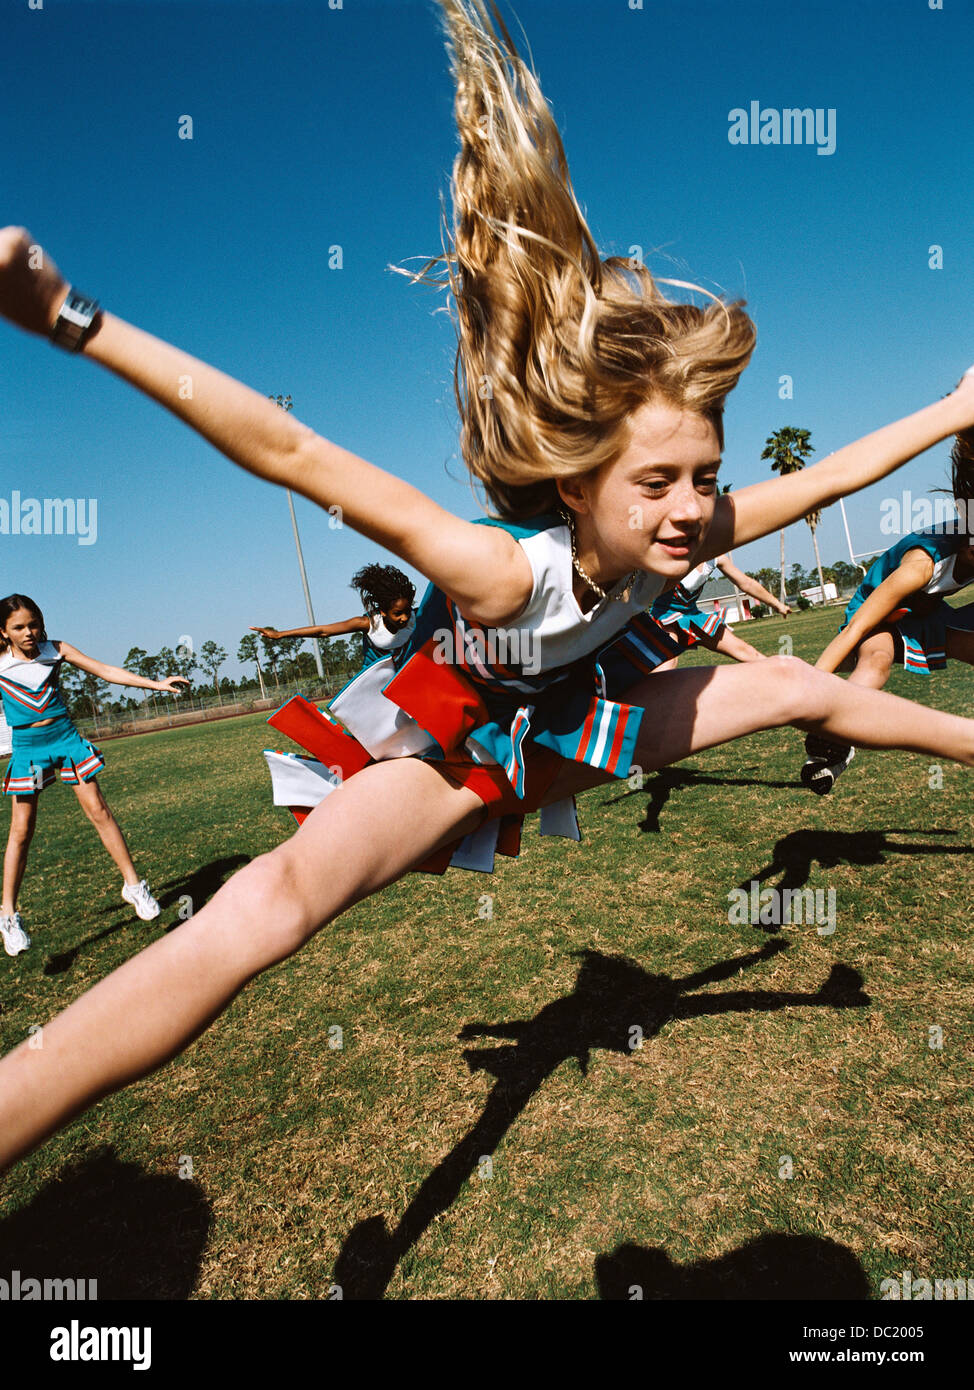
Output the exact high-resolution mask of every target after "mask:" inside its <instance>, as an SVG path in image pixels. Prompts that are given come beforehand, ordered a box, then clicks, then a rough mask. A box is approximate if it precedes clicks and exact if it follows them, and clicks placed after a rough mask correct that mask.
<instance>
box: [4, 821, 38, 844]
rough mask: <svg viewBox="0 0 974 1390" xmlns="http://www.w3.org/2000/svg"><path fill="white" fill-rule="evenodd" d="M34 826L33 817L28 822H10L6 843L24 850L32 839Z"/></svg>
mask: <svg viewBox="0 0 974 1390" xmlns="http://www.w3.org/2000/svg"><path fill="white" fill-rule="evenodd" d="M34 825H35V821H34V819H33V817H32V818H31V819H30V820H27V819H24V820H15V821H12V822H11V825H10V835H9V837H8V840H7V843H8V844H10V845H13V846H14V847H15V848H16V849H25V848H26V847H27V845H29V844H30V842H31V840H32V839H33V838H34Z"/></svg>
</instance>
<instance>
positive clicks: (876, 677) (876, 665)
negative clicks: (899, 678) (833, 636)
mask: <svg viewBox="0 0 974 1390" xmlns="http://www.w3.org/2000/svg"><path fill="white" fill-rule="evenodd" d="M895 650H896V648H895V643H894V639H893V629H892V628H890V627H878V628H876V629H875V630H874V631H873V632H871V633H870V634H869V636H868V637H866V638H864V639H863V640H862V642H860V643H859V647H858V650H857V651H856V666H855V670H854V671H853V672H852V674H851V675H850V677H849V681H850V683H851V684H852V685H865V686H868V687H869V689H870V690H882V688H883V686H884V685H885V684H886V682H887V681H888V680H889V673H890V671H892V669H893V656H894V654H895Z"/></svg>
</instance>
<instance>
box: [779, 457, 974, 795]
mask: <svg viewBox="0 0 974 1390" xmlns="http://www.w3.org/2000/svg"><path fill="white" fill-rule="evenodd" d="M951 465H952V473H953V494H954V499H955V501H956V502H957V504H958V508H959V510H960V512H961V515H960V517H959V519H958V521H957V522H956V523H949V522H948V523H946V524H945V525H943V526H938V527H936V528H934V529H931V530H928V531H915V532H913V533H912V534H910V535H909V536H904V537H903V539H902V540H901V541H898V542H897V544H896V545H894V546H891V547H890V549H889V550H887V551H886V553H885V554H884V555H880V557H879V559H878V560H875V561H874V562H873V564H872V566H871V567H870V569H869V573H868V574H867V575H866V577H865V579H864V580H863V581H862V583H861V584H860V585H859V588H858V589H857V590H856V592H855V593H854V594H853V596H852V598H851V599H850V601H849V606H848V607H847V608H846V611H845V619H844V621H843V624H842V627H841V628H840V629H839V633H838V636H836V637H834V638H833V639H832V641H831V642H830V643H829V645H828V646H827V647H826V648H825V651H824V652H823V653H822V655H821V656H820V657H819V659H818V661H817V662H816V663H815V664H816V666H817V667H818V669H819V670H820V671H838V670H841V669H844V668H845V667H846V666H847V665H849V664H851V665H852V667H853V669H852V674H851V675H850V677H849V681H850V684H853V685H860V686H865V687H867V688H868V689H870V690H882V688H883V686H884V685H885V684H886V682H887V681H888V680H889V676H890V672H891V671H892V669H893V665H894V663H895V662H897V661H900V662H902V664H903V668H904V670H906V671H910V672H912V673H913V674H914V675H923V676H926V675H929V673H930V672H931V671H942V670H943V669H944V668H945V667H946V665H947V660H948V658H953V660H955V661H966V662H967V663H968V665H972V666H974V604H967V605H966V606H963V607H960V608H954V607H952V606H951V604H949V603H947V602H946V598H947V595H948V594H956V593H959V592H960V590H961V589H966V588H967V586H968V585H969V584H974V544H972V539H974V538H972V536H971V534H970V533H969V530H968V528H969V527H970V526H971V524H972V518H971V516H970V515H969V508H970V507H971V499H974V432H971V431H966V432H964V433H962V434H960V435H958V437H957V439H956V440H955V441H954V447H953V450H952V452H951ZM805 752H806V754H807V759H806V762H805V765H804V767H803V768H802V772H801V778H802V782H803V783H804V784H805V786H806V787H808V788H809V789H810V790H811V791H814V792H817V793H818V794H819V795H820V796H821V795H824V794H825V793H827V792H830V791H831V790H832V787H833V786H834V785H835V779H836V778H837V777H838V776H839V775H840V773H842V772H843V771H844V770H845V769H846V768H847V767H848V766H849V764H850V763H851V762H852V759H853V758H854V757H855V748H854V747H853V745H852V744H849V743H835V742H831V741H829V740H828V739H822V738H820V737H818V736H817V735H814V734H810V735H809V736H808V737H807V738H806V740H805Z"/></svg>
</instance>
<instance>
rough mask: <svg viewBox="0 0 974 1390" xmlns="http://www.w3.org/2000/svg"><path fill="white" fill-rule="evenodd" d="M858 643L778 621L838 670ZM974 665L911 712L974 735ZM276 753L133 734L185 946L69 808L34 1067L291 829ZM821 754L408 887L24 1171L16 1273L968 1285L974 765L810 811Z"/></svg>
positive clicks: (804, 623) (299, 960)
mask: <svg viewBox="0 0 974 1390" xmlns="http://www.w3.org/2000/svg"><path fill="white" fill-rule="evenodd" d="M835 624H836V612H835V610H832V611H829V612H826V613H818V614H816V613H807V614H800V615H795V616H793V617H792V618H791V619H789V620H788V622H787V624H786V623H785V622H784V621H783V620H781V619H777V618H776V619H768V620H765V621H763V622H760V623H754V624H752V625H750V626H749V627H748V628H747V630H746V635H747V637H748V639H749V640H750V641H751V642H753V643H754V645H756V646H757V647H759V648H760V649H761V650H762V651H766V652H774V651H777V650H778V642H779V638H780V637H781V636H782V635H783V634H784V633H786V632H787V634H789V635H790V636H791V637H792V639H793V641H794V650H795V653H796V655H799V656H804V657H807V658H811V659H814V657H815V656H816V655H817V654H818V652H819V651H820V650H821V649H822V647H823V646H824V645H825V643H826V641H827V640H828V637H829V636H830V635H831V633H832V631H833V630H834V627H835ZM705 655H706V654H705ZM706 659H707V660H708V661H710V660H712V658H710V657H709V655H706ZM755 678H756V679H758V678H759V677H758V676H757V673H756V675H755ZM972 680H974V676H972V673H971V672H970V671H969V670H968V669H967V668H966V667H961V666H953V667H951V668H950V670H949V671H948V672H946V673H944V674H942V675H940V676H935V677H933V678H931V679H929V680H925V679H923V678H921V677H912V676H907V675H905V674H904V673H902V672H898V673H897V674H896V675H895V676H894V678H893V680H892V682H891V685H890V689H892V690H894V691H895V692H897V693H899V694H907V695H910V696H912V697H914V698H920V699H922V700H923V701H924V702H926V703H930V704H934V705H936V706H938V707H940V708H944V709H950V710H953V711H956V712H964V713H970V712H971V703H972V702H971V698H970V693H971V689H972ZM275 741H276V739H275V737H272V738H268V730H267V729H266V727H265V725H264V722H263V718H262V717H259V716H257V717H252V718H251V717H246V718H242V719H238V720H230V721H225V722H222V723H217V724H214V725H212V726H205V725H204V726H197V727H193V728H188V729H181V730H174V731H172V732H167V733H159V734H151V735H146V736H144V737H140V738H133V739H126V740H119V741H117V742H113V743H112V744H110V745H109V746H108V751H107V757H108V759H109V766H108V769H107V771H106V772H105V774H104V775H103V777H102V779H101V783H102V786H103V788H104V790H105V793H106V796H107V797H108V799H109V801H110V803H111V805H112V807H113V809H114V810H115V813H116V815H117V816H118V818H119V820H120V821H121V823H122V825H123V826H124V827H125V829H126V831H127V833H128V836H129V840H130V843H131V846H132V849H133V853H134V855H135V859H136V864H137V866H138V867H139V870H140V872H142V873H144V874H145V876H146V877H147V878H148V879H149V881H150V883H151V884H152V886H153V888H154V890H155V892H156V895H157V896H158V897H159V898H160V901H161V902H162V903H163V914H162V917H161V918H160V919H159V921H158V922H156V923H151V924H143V923H141V922H139V921H138V920H136V919H135V918H134V917H133V916H132V915H131V913H130V912H129V910H128V908H127V907H125V906H124V905H123V904H122V903H121V900H120V898H119V894H118V883H117V880H116V877H115V874H114V869H113V866H112V865H111V863H110V861H109V859H108V857H107V856H106V855H105V854H104V853H103V851H102V850H101V848H100V846H99V845H98V843H97V840H96V838H95V836H94V833H93V832H92V830H91V829H90V827H89V826H88V824H87V822H86V821H84V819H83V817H82V816H81V815H80V813H79V811H78V809H77V807H76V805H75V801H74V797H73V796H72V795H70V794H69V793H68V792H67V791H66V790H63V789H60V788H57V789H52V790H51V791H48V792H46V793H45V794H44V796H43V798H42V805H41V815H40V817H39V829H38V835H37V838H36V840H35V845H34V850H33V854H32V858H31V862H30V866H29V868H28V876H27V881H26V888H25V892H24V895H23V903H22V910H23V913H24V917H25V922H26V924H27V926H28V929H29V930H30V931H31V933H32V934H33V937H34V943H35V946H34V949H33V950H31V951H30V952H28V953H26V954H25V955H22V956H19V957H17V958H16V959H13V960H11V959H8V958H7V957H6V956H0V1042H2V1047H3V1050H4V1051H6V1050H8V1049H9V1048H10V1047H12V1046H13V1045H14V1044H15V1043H17V1042H19V1041H20V1040H21V1039H22V1038H24V1037H25V1035H27V1033H28V1031H29V1030H30V1028H31V1027H32V1026H34V1025H36V1024H39V1023H43V1022H44V1020H46V1019H48V1018H49V1017H50V1016H51V1015H52V1014H53V1013H55V1012H56V1011H57V1010H59V1009H60V1008H62V1007H63V1006H64V1005H65V1004H66V1003H68V1002H69V1001H70V1000H71V999H73V998H75V997H76V996H77V995H78V994H79V993H80V992H81V991H82V990H84V989H85V988H86V987H87V986H89V985H91V984H92V983H93V982H94V981H96V980H98V979H100V978H101V977H102V976H103V975H105V974H106V973H107V972H108V971H110V970H111V969H112V968H113V967H115V966H116V965H118V964H119V963H120V962H122V961H123V960H125V959H126V958H127V957H128V956H130V955H131V954H132V953H133V952H135V951H137V950H138V949H139V948H140V947H141V946H142V945H144V944H145V943H146V942H148V941H149V940H151V939H153V938H154V937H155V936H156V935H158V934H160V933H161V932H163V931H168V930H173V929H176V930H178V924H179V912H180V910H182V911H183V912H184V913H185V911H186V910H187V906H186V903H187V900H189V899H191V900H192V902H193V904H194V905H195V907H196V908H197V909H198V908H199V907H200V906H201V905H202V903H203V902H204V901H205V899H206V898H207V897H209V896H210V895H211V894H212V893H213V892H214V891H215V890H216V888H217V887H218V886H219V885H220V883H221V882H223V881H224V880H225V879H226V878H227V877H228V876H229V875H230V874H231V873H232V872H234V870H235V869H237V868H238V867H239V866H241V865H243V864H244V863H245V862H246V861H247V860H248V859H250V858H251V857H253V856H254V855H256V854H259V853H261V852H263V851H265V850H267V849H269V848H271V847H272V846H274V845H275V844H277V843H279V842H280V841H281V840H282V839H283V838H284V837H285V836H287V835H288V834H289V833H290V818H289V817H288V816H287V814H286V812H284V811H283V810H279V809H275V808H274V807H272V806H271V804H270V796H269V783H268V778H267V773H266V770H265V765H264V763H263V759H262V758H261V756H260V750H261V749H262V748H263V747H264V746H265V745H266V744H268V743H273V742H275ZM802 756H803V755H802V750H801V738H800V735H798V734H797V733H795V732H794V731H790V730H783V731H779V732H772V733H767V734H763V735H758V736H756V737H753V738H750V739H747V740H745V741H742V742H739V743H736V744H732V745H728V746H725V747H722V748H718V749H715V750H713V751H711V752H709V753H706V754H704V755H701V756H698V757H695V758H693V759H691V760H689V761H687V762H686V763H683V764H681V765H680V766H679V767H676V768H671V769H668V770H666V771H664V772H662V773H659V774H655V775H651V776H648V777H647V779H646V782H645V785H644V786H643V787H642V789H639V790H636V789H633V788H630V787H629V786H628V785H627V784H625V783H620V784H619V785H617V786H613V787H610V788H602V789H599V790H596V791H593V792H589V793H587V794H586V795H585V796H583V797H581V798H580V802H579V807H580V818H581V822H582V827H583V843H582V844H581V845H576V844H573V843H569V842H567V841H564V840H555V839H548V838H546V839H544V840H541V839H539V837H538V836H537V833H536V818H531V819H530V820H529V821H528V824H527V826H526V833H525V838H524V846H523V850H522V854H521V858H520V860H519V861H517V862H516V863H514V862H510V861H504V860H502V861H500V868H499V870H498V872H497V873H496V874H495V875H494V876H493V877H487V876H484V875H479V874H467V873H464V872H462V871H459V870H450V871H449V872H448V873H447V874H446V875H445V876H444V877H443V878H442V879H437V878H433V877H429V876H425V875H413V876H410V877H408V878H407V879H405V880H404V881H403V882H401V883H399V884H397V885H395V886H393V887H392V888H389V889H388V890H386V891H385V892H384V893H382V894H381V895H380V896H379V897H377V898H375V899H373V900H371V901H370V902H367V903H365V904H362V905H360V906H358V907H357V908H355V909H354V910H353V911H351V912H349V913H348V914H347V915H346V916H345V917H344V918H342V919H341V920H340V921H339V922H338V923H337V924H334V925H333V926H331V927H330V928H327V929H326V930H325V931H323V932H322V933H320V934H319V936H318V937H317V938H315V940H313V941H312V942H311V943H310V944H309V945H308V946H307V947H306V948H305V949H304V950H303V951H302V952H301V953H300V954H299V955H298V956H297V957H295V958H294V959H292V960H291V961H289V962H287V963H285V964H284V965H282V966H280V967H278V968H276V969H274V970H272V971H271V972H269V973H268V974H267V975H265V976H263V977H262V978H261V979H260V980H258V981H257V982H255V983H254V984H253V985H251V986H250V988H249V989H247V990H246V991H245V992H244V994H243V995H242V996H241V997H240V998H239V999H238V1000H237V1001H236V1003H235V1004H234V1005H233V1006H232V1008H231V1009H230V1010H229V1012H228V1013H227V1014H226V1015H224V1017H223V1018H222V1019H221V1020H219V1022H218V1023H217V1024H216V1025H215V1026H214V1027H213V1028H212V1029H211V1030H210V1031H209V1032H208V1033H207V1034H206V1035H205V1036H204V1037H203V1038H201V1039H200V1040H199V1041H198V1042H197V1043H196V1044H195V1045H193V1046H192V1047H191V1048H190V1049H189V1051H188V1052H186V1053H185V1054H184V1055H183V1056H182V1057H181V1058H179V1059H178V1060H177V1061H176V1062H175V1063H173V1064H172V1065H170V1066H169V1067H167V1068H165V1069H164V1070H163V1071H162V1072H160V1073H158V1074H157V1075H156V1076H154V1077H151V1078H149V1079H148V1080H146V1081H144V1082H142V1083H140V1084H138V1085H136V1086H134V1087H132V1088H130V1089H129V1090H128V1091H126V1092H125V1093H123V1094H121V1095H118V1096H115V1097H112V1098H110V1099H108V1100H106V1101H104V1102H102V1103H101V1104H100V1105H98V1106H97V1107H95V1109H94V1110H92V1111H91V1112H90V1113H89V1114H88V1115H87V1116H85V1117H84V1118H82V1119H81V1120H79V1121H77V1122H76V1123H75V1124H73V1125H72V1126H71V1127H70V1128H69V1129H68V1130H67V1131H66V1132H65V1133H64V1134H62V1135H61V1136H59V1137H57V1138H56V1139H54V1140H52V1141H51V1142H49V1143H48V1144H47V1145H46V1146H45V1147H44V1148H42V1149H41V1150H40V1151H39V1152H38V1153H37V1154H35V1155H34V1156H33V1157H32V1158H30V1159H28V1160H27V1161H26V1162H24V1163H23V1164H21V1165H20V1166H18V1167H17V1168H16V1169H15V1170H14V1171H13V1172H12V1173H11V1174H10V1175H9V1176H8V1177H7V1178H6V1179H5V1180H4V1183H3V1190H2V1196H0V1273H5V1272H6V1271H7V1270H11V1269H14V1268H16V1269H19V1270H20V1271H21V1272H22V1274H23V1275H24V1276H25V1277H26V1275H27V1274H28V1273H34V1274H36V1275H38V1276H40V1277H43V1276H44V1275H52V1274H53V1275H59V1276H62V1277H67V1276H76V1277H79V1278H80V1277H87V1278H97V1279H98V1281H99V1297H101V1298H108V1297H113V1296H114V1297H124V1296H130V1297H166V1298H173V1297H193V1298H202V1299H207V1298H233V1297H247V1298H265V1299H266V1298H325V1297H328V1296H329V1291H330V1290H331V1291H332V1296H334V1286H336V1285H337V1286H340V1287H341V1289H342V1292H343V1295H344V1297H345V1298H351V1297H355V1296H370V1295H371V1296H378V1295H383V1294H384V1296H386V1297H389V1298H398V1299H417V1298H473V1299H484V1298H531V1299H554V1298H567V1299H591V1298H598V1297H622V1298H626V1297H633V1296H635V1295H634V1294H633V1293H632V1292H630V1291H631V1290H632V1289H633V1288H634V1287H635V1288H638V1290H640V1291H641V1292H642V1295H643V1296H644V1297H646V1298H674V1297H730V1298H766V1297H767V1298H782V1297H800V1296H810V1297H826V1298H837V1297H866V1298H878V1297H879V1296H880V1281H882V1280H883V1279H885V1278H887V1277H892V1278H898V1277H899V1276H900V1273H901V1272H902V1271H905V1270H909V1271H910V1272H911V1273H912V1276H913V1277H914V1278H915V1279H916V1278H919V1277H921V1276H923V1277H927V1278H930V1279H934V1278H941V1279H953V1278H958V1277H967V1276H971V1277H974V1261H972V1258H971V1253H970V1252H971V1242H970V1232H971V1207H972V1195H971V1193H972V1186H974V1185H972V1183H971V1163H972V1152H971V1145H970V1120H969V1106H970V1096H971V1084H972V1071H974V1067H972V1025H971V1018H972V1013H974V1008H972V1006H974V932H972V928H971V922H970V909H969V904H970V901H971V899H970V895H969V892H968V888H969V883H968V874H969V871H970V869H971V867H972V864H974V860H972V858H971V855H972V853H974V844H972V832H971V816H970V810H969V806H970V795H971V787H972V783H971V780H970V774H969V773H968V772H966V771H965V770H964V769H962V768H960V767H958V766H956V765H954V764H944V765H943V767H942V769H941V773H940V775H938V774H937V772H936V771H933V772H931V760H930V759H929V758H924V757H920V756H916V755H910V754H892V753H870V752H868V751H865V752H860V754H859V756H858V757H857V759H856V762H855V764H854V765H853V767H852V768H851V769H850V771H849V772H848V773H847V774H846V776H845V777H843V778H842V779H841V780H840V782H839V784H838V786H837V788H836V791H835V793H834V794H833V795H832V796H831V797H824V798H816V797H813V796H812V795H811V794H809V793H807V792H805V791H804V790H803V789H802V788H801V787H800V785H799V784H798V781H797V770H798V768H799V766H800V764H801V761H802ZM752 880H759V881H760V883H761V887H762V888H768V887H792V888H795V887H808V888H811V889H813V890H816V889H817V890H822V892H823V893H824V894H827V893H828V891H829V890H833V891H834V894H835V898H834V904H835V919H834V920H835V930H834V932H832V933H830V934H822V933H820V932H819V930H818V929H817V928H816V926H815V925H813V924H808V925H795V926H782V927H780V928H779V929H775V928H774V927H761V926H752V925H746V924H745V925H739V924H737V923H736V922H732V921H729V920H728V918H729V894H730V893H731V891H732V890H733V889H734V888H735V887H737V886H738V885H743V886H747V885H749V884H750V883H751V881H752ZM488 894H489V895H491V898H490V900H488V899H487V898H486V897H485V896H484V895H488ZM181 901H182V909H181V908H180V903H181ZM822 901H825V899H824V898H823V899H822ZM337 1029H340V1030H341V1034H339V1033H338V1032H337V1031H336V1030H337ZM935 1029H941V1030H942V1046H936V1045H935V1044H936V1043H937V1042H938V1038H939V1035H938V1034H937V1033H936V1032H931V1030H935ZM634 1030H635V1031H634ZM640 1039H641V1045H634V1044H639V1043H640ZM339 1041H340V1042H341V1046H340V1047H339V1046H336V1045H335V1044H336V1043H338V1042H339ZM931 1044H934V1045H931Z"/></svg>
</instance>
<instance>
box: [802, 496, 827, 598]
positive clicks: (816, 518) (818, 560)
mask: <svg viewBox="0 0 974 1390" xmlns="http://www.w3.org/2000/svg"><path fill="white" fill-rule="evenodd" d="M805 520H806V521H807V522H808V525H809V529H810V530H811V533H812V547H813V549H814V551H815V566H816V568H817V570H818V582H819V584H820V586H821V587H820V589H819V593H820V594H821V595H822V602H823V603H824V602H825V576H824V575H823V574H822V557H821V555H819V553H818V537H817V536H816V534H815V528H816V526H817V525H818V523H819V522H820V521H821V520H822V513H821V512H820V511H817V512H809V513H808V516H806V518H805Z"/></svg>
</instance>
